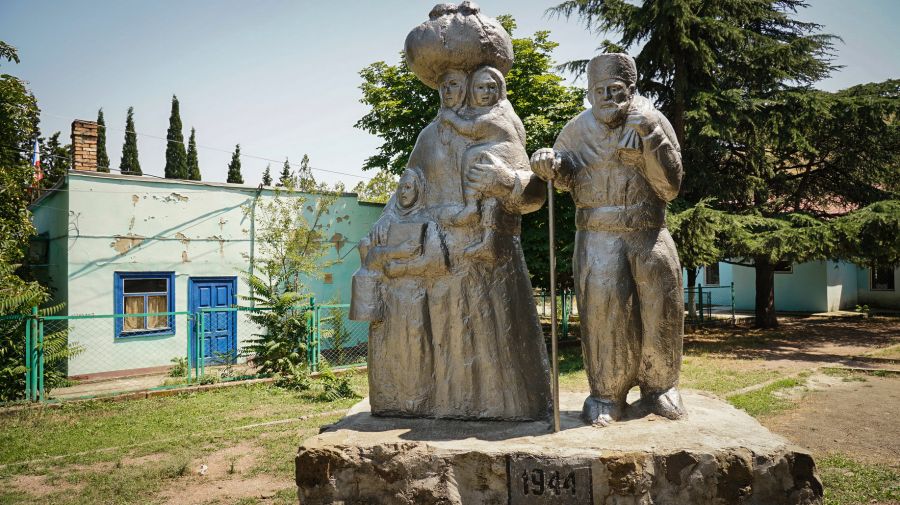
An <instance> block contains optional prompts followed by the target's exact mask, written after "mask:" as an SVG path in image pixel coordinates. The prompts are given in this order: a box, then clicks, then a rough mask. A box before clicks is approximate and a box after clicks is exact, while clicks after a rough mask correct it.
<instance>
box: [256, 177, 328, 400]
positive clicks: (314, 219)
mask: <svg viewBox="0 0 900 505" xmlns="http://www.w3.org/2000/svg"><path fill="white" fill-rule="evenodd" d="M336 199H337V196H336V195H334V194H323V195H318V196H317V197H316V198H315V200H312V199H311V197H309V196H308V195H305V194H303V193H300V192H298V191H296V190H295V188H294V187H293V184H292V183H291V182H290V181H288V185H287V186H285V187H284V188H278V189H276V191H275V194H274V195H273V197H272V198H270V199H266V200H262V201H259V202H258V203H257V204H256V205H257V207H256V211H255V216H256V221H257V223H258V228H257V236H256V239H257V244H258V247H259V254H258V255H257V256H255V258H254V260H253V272H254V273H253V274H250V273H249V272H248V274H247V280H248V283H249V284H250V287H251V295H249V296H246V297H243V298H244V299H245V300H248V301H250V302H252V303H253V304H254V306H255V307H257V308H260V309H262V310H260V311H259V312H255V313H253V314H252V315H251V319H253V320H254V321H255V322H256V323H257V324H258V325H259V326H261V327H262V328H263V329H264V331H263V332H261V333H259V334H255V335H254V336H253V339H252V340H251V341H250V343H249V344H248V345H247V346H246V347H245V348H244V349H243V350H242V352H243V353H244V354H245V355H247V356H252V357H253V361H254V363H256V364H257V366H259V367H260V369H261V371H262V372H263V373H267V374H276V375H278V376H279V382H280V383H281V385H287V386H290V387H299V388H305V387H308V382H309V380H308V369H307V360H306V345H307V341H306V338H307V327H306V321H307V315H308V313H309V308H308V306H307V300H308V298H309V293H307V292H306V291H305V283H306V282H307V281H308V279H310V278H315V277H318V276H319V275H321V272H322V269H323V268H324V266H325V265H324V263H323V258H324V255H325V253H326V251H327V249H328V247H329V246H330V243H329V242H328V241H327V240H326V236H325V232H326V230H325V228H326V226H324V224H325V223H322V221H323V220H324V216H325V215H326V212H328V210H329V208H330V207H331V206H332V205H333V204H334V202H335V201H336ZM307 207H312V208H313V210H312V211H311V213H309V212H308V211H307V209H306V208H307ZM245 211H246V212H248V213H249V212H250V210H249V209H245Z"/></svg>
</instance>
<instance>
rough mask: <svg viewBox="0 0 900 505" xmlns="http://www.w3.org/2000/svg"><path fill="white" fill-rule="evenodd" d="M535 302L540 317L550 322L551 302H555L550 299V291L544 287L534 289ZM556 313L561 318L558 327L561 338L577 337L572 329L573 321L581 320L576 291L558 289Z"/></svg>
mask: <svg viewBox="0 0 900 505" xmlns="http://www.w3.org/2000/svg"><path fill="white" fill-rule="evenodd" d="M534 303H535V305H536V306H537V311H538V317H539V318H541V319H542V320H543V321H544V322H545V323H546V322H549V320H550V307H551V303H553V302H552V300H551V299H550V292H549V291H546V290H543V289H536V290H535V291H534ZM556 314H557V317H558V318H559V328H557V330H558V331H557V335H558V336H559V339H560V340H565V339H567V338H575V335H574V334H572V332H571V331H570V328H571V327H572V323H577V322H578V320H579V319H578V304H577V301H576V299H575V291H573V290H571V289H563V290H560V291H557V293H556ZM548 334H549V332H548Z"/></svg>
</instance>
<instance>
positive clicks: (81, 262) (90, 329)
mask: <svg viewBox="0 0 900 505" xmlns="http://www.w3.org/2000/svg"><path fill="white" fill-rule="evenodd" d="M60 189H62V191H58V193H59V196H54V197H52V198H47V199H44V200H43V201H41V202H39V203H38V204H37V205H36V206H35V207H34V209H33V213H34V216H35V217H34V222H35V225H36V226H37V228H38V231H39V233H47V234H49V235H50V236H51V239H52V240H51V251H50V257H51V258H53V259H52V260H51V267H49V268H48V269H47V273H48V276H49V277H50V279H51V286H52V287H53V288H54V290H55V292H56V294H57V298H58V299H60V300H63V301H66V302H67V312H68V314H70V315H85V314H112V313H113V312H114V292H113V289H114V278H115V272H174V273H175V286H174V301H175V310H176V311H187V310H188V308H189V295H188V279H190V278H192V277H195V278H198V277H236V278H237V286H238V287H237V296H238V300H239V302H240V301H241V298H240V297H241V296H243V295H247V294H248V293H249V288H248V286H247V284H246V282H245V280H244V278H243V275H244V273H245V272H247V270H248V266H249V258H250V254H251V246H253V247H254V248H255V254H256V255H257V257H258V256H259V255H260V254H261V251H260V247H259V244H258V243H256V241H255V240H253V237H251V230H253V228H254V227H253V226H251V214H250V213H249V209H250V206H251V204H252V203H253V201H254V198H256V197H257V188H254V187H249V186H239V185H230V184H229V185H226V184H210V183H195V182H188V181H171V180H157V179H152V178H148V177H127V176H119V175H110V174H95V173H84V172H71V173H70V175H69V176H68V183H67V185H66V186H64V187H62V188H60ZM273 194H274V192H273V190H272V189H263V190H262V191H261V192H260V193H259V197H258V198H259V201H260V202H265V201H268V200H270V199H271V198H273ZM299 197H301V198H308V199H309V200H308V202H305V203H304V209H306V210H305V213H306V214H307V217H310V215H311V213H312V212H311V211H312V209H313V206H314V199H315V198H316V196H314V195H303V194H301V195H300V196H299ZM381 211H382V206H380V205H371V204H360V203H359V202H358V201H357V199H356V195H354V194H344V195H341V196H339V197H338V198H337V201H336V202H335V203H334V204H333V205H332V206H331V208H330V210H329V212H328V213H327V214H325V215H324V216H323V220H322V222H320V223H319V226H320V230H321V231H322V232H323V234H324V235H325V237H326V238H327V239H328V240H329V242H330V244H329V246H328V252H327V255H326V256H325V258H323V264H325V265H328V266H327V267H326V268H325V269H324V273H325V274H329V275H327V276H326V277H323V278H320V279H307V280H306V281H307V282H306V284H307V288H308V290H309V294H310V295H313V296H315V297H316V299H317V300H318V301H319V302H320V303H321V302H328V301H332V302H337V303H349V300H350V278H351V276H352V274H353V272H354V271H356V269H357V268H358V267H359V255H358V253H357V252H356V249H355V247H356V244H357V242H358V241H359V239H360V238H361V237H363V236H364V235H365V234H366V233H368V231H369V229H370V228H371V226H372V224H373V223H374V222H375V220H377V219H378V217H379V216H380V214H381ZM259 217H260V216H259V214H257V222H256V230H257V231H258V230H259V227H260V226H262V224H261V223H260V222H259ZM310 221H311V219H310ZM326 278H329V281H327V280H326ZM187 324H188V319H187V317H184V316H178V317H176V324H175V331H174V335H165V336H153V337H150V336H148V337H129V338H116V336H115V331H114V327H113V326H114V325H113V320H112V319H109V318H102V319H79V320H73V321H71V322H70V323H69V339H70V342H74V343H78V344H80V345H81V346H82V347H83V348H84V352H82V353H81V354H80V355H78V356H76V357H75V358H73V359H72V360H71V361H70V363H69V375H70V376H81V375H89V374H97V373H103V372H111V371H119V370H133V369H140V368H151V367H160V366H166V365H169V364H170V361H171V359H172V358H174V357H178V356H184V355H185V354H186V349H187V335H188V326H187ZM252 332H253V328H252V327H251V323H250V322H249V321H248V320H246V319H245V318H244V317H243V314H242V315H241V317H240V318H239V320H238V332H237V333H238V348H240V347H241V346H242V343H243V342H244V341H245V340H246V338H248V337H249V336H250V334H251V333H252Z"/></svg>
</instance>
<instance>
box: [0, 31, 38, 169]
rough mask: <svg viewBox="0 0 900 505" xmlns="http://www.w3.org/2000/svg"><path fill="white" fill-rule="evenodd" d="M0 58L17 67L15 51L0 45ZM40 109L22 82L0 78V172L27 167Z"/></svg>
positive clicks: (16, 78) (10, 47)
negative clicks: (20, 164)
mask: <svg viewBox="0 0 900 505" xmlns="http://www.w3.org/2000/svg"><path fill="white" fill-rule="evenodd" d="M0 58H3V59H6V60H7V61H13V62H16V63H18V62H19V56H18V53H17V52H16V49H15V48H14V47H12V46H10V45H7V44H5V43H3V42H0ZM40 113H41V111H40V109H39V108H38V105H37V100H36V99H35V98H34V95H33V94H32V93H31V91H30V90H29V89H28V87H27V85H26V83H25V81H23V80H21V79H19V78H18V77H15V76H12V75H9V74H5V73H4V74H0V168H4V169H5V168H6V167H9V166H12V165H14V164H18V163H27V162H28V159H29V157H30V156H31V151H32V143H33V142H34V139H35V138H37V137H38V135H39V133H40V131H39V130H38V122H39V121H40Z"/></svg>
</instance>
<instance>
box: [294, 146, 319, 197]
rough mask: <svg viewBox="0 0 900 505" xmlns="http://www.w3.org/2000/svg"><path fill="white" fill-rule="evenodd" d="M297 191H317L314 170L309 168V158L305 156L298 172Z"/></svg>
mask: <svg viewBox="0 0 900 505" xmlns="http://www.w3.org/2000/svg"><path fill="white" fill-rule="evenodd" d="M297 189H299V190H300V191H306V192H311V191H314V190H315V189H316V178H315V177H314V176H313V173H312V169H311V168H310V167H309V156H307V155H305V154H304V155H303V159H302V160H300V168H299V169H298V170H297Z"/></svg>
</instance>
